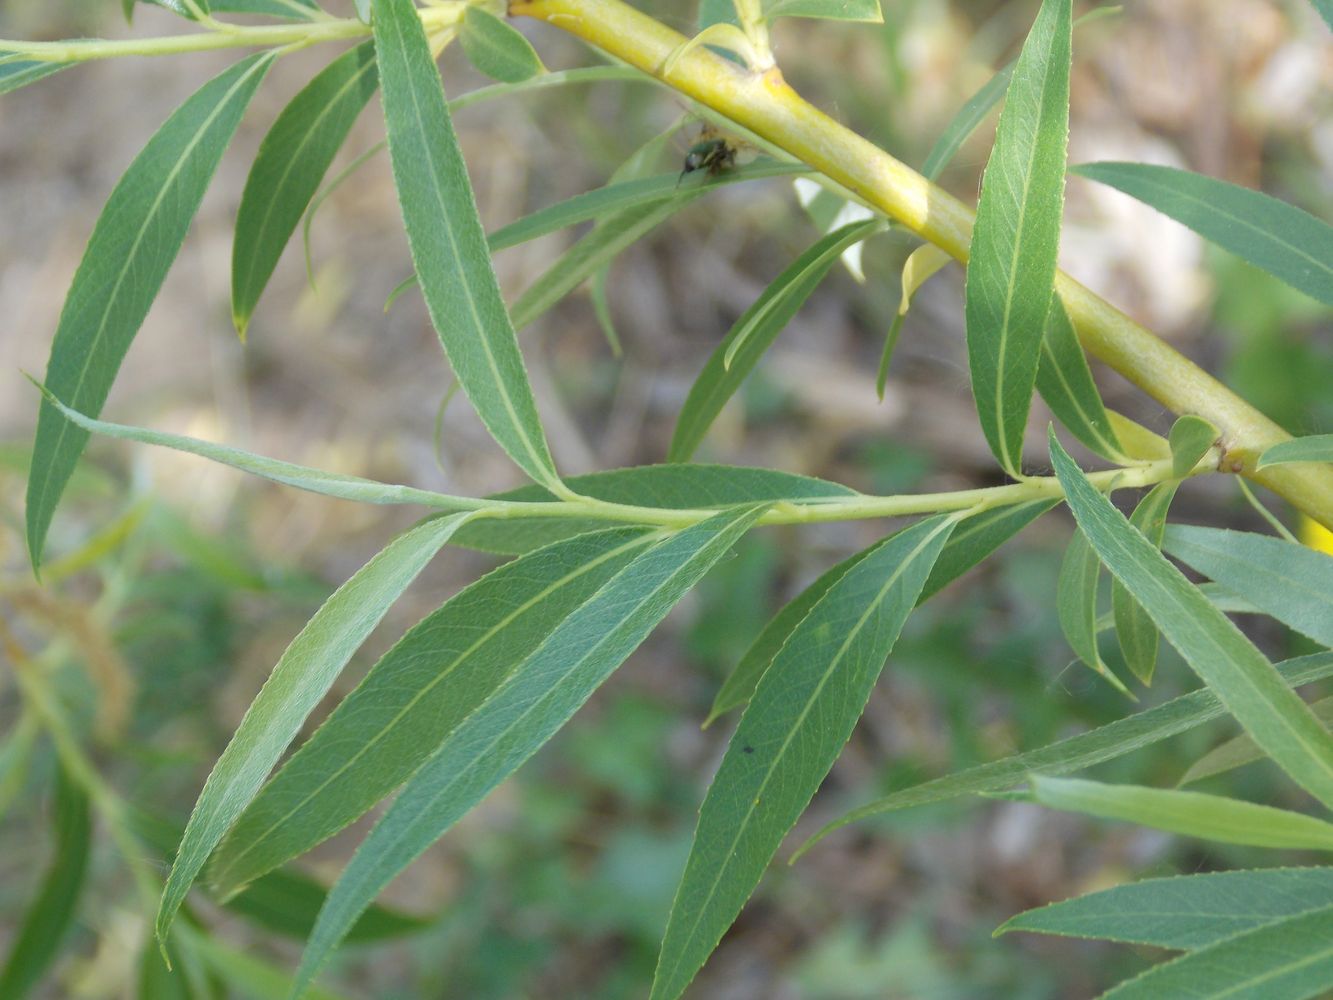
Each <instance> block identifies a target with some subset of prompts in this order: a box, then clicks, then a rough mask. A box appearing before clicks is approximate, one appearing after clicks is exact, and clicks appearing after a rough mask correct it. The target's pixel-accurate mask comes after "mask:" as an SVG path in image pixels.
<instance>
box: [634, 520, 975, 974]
mask: <svg viewBox="0 0 1333 1000" xmlns="http://www.w3.org/2000/svg"><path fill="white" fill-rule="evenodd" d="M955 523H956V521H955V519H954V518H951V517H947V516H941V517H935V518H931V519H929V520H927V521H923V522H920V523H919V524H916V525H913V526H912V527H910V528H907V529H905V530H904V531H901V532H899V533H898V534H897V535H894V536H893V537H892V538H890V539H888V540H886V541H885V542H884V543H883V544H881V545H880V546H879V547H878V548H877V549H875V550H874V551H872V552H871V553H870V554H869V555H867V556H866V557H865V558H863V559H862V560H861V561H860V562H858V563H857V564H856V565H855V566H853V567H851V568H850V569H848V570H847V572H846V573H845V574H844V575H843V576H842V578H841V579H839V580H838V581H837V582H835V583H834V584H833V585H832V586H831V587H830V588H829V589H828V591H827V592H826V593H825V594H824V596H823V597H822V598H821V599H820V600H819V601H818V602H817V603H816V604H815V605H814V607H813V608H812V609H811V610H810V613H809V614H808V615H807V616H806V617H805V618H804V619H803V620H802V621H801V622H800V624H799V625H797V626H796V628H795V629H794V630H793V631H792V633H791V636H790V637H789V638H788V640H787V642H786V644H785V645H784V646H783V647H782V649H781V650H780V651H779V652H778V654H777V656H776V658H775V659H774V661H773V664H772V666H771V667H769V669H768V670H767V671H766V672H765V673H764V675H763V676H762V677H761V678H760V679H759V683H758V686H757V687H756V688H755V692H754V696H753V697H752V698H751V699H750V704H749V706H748V707H747V708H746V710H745V713H744V715H742V716H741V721H740V725H739V726H738V727H737V730H736V733H735V735H734V736H733V737H732V739H731V743H730V744H729V745H728V747H727V752H726V755H725V756H724V757H723V759H722V765H721V767H720V768H719V770H718V773H717V777H716V778H714V780H713V784H712V786H711V787H710V788H709V790H708V795H707V797H706V798H705V799H704V804H703V807H702V808H701V809H700V812H699V825H698V827H697V829H696V830H695V835H694V845H693V847H692V848H691V851H690V857H689V860H688V861H687V862H686V866H685V874H684V876H683V877H682V878H681V882H680V886H679V888H678V889H677V890H676V900H675V902H674V903H673V904H672V907H671V917H670V920H669V921H668V923H667V929H666V935H665V937H664V939H663V941H662V952H661V955H660V957H659V958H658V963H657V973H656V976H655V977H654V979H653V989H652V1000H675V998H676V997H678V996H680V995H681V994H682V993H683V992H685V989H686V987H687V986H689V984H690V981H691V980H692V979H693V978H694V976H695V974H696V973H697V972H698V970H699V969H700V968H701V967H702V966H703V964H704V962H705V961H706V960H707V959H708V956H709V955H710V954H711V953H712V951H713V949H714V948H716V947H717V943H718V941H719V940H721V938H722V935H723V933H724V932H725V931H726V929H727V928H728V927H729V926H730V925H731V922H732V921H733V920H735V918H736V915H737V914H738V913H739V912H740V909H741V907H742V906H743V905H744V904H745V901H746V900H747V899H748V898H749V896H750V894H751V893H752V892H753V891H754V888H755V886H756V885H758V883H759V879H760V877H761V876H762V875H763V872H764V869H765V868H766V867H768V863H769V861H770V860H772V858H773V855H774V854H775V853H776V852H777V849H778V847H779V846H780V845H781V843H782V840H783V838H785V837H786V835H787V833H788V832H789V831H790V830H791V828H792V827H793V826H794V825H795V823H796V820H797V819H798V818H799V817H800V815H801V813H802V811H803V810H804V809H805V807H806V805H807V804H808V803H809V802H810V799H811V798H812V797H813V796H814V794H815V792H816V790H818V788H819V785H820V782H822V781H823V780H824V777H825V775H827V774H828V772H829V769H830V768H832V766H833V762H834V761H835V760H836V759H837V757H838V754H839V753H840V752H841V751H842V747H843V744H845V743H846V742H847V739H848V738H849V737H850V736H851V734H852V728H853V727H854V726H855V725H856V721H857V719H858V718H860V715H861V712H862V711H863V709H864V708H865V703H866V701H867V699H869V697H870V690H871V688H872V687H873V686H874V683H875V681H876V679H877V678H878V677H879V674H880V671H881V670H882V669H883V667H884V661H885V660H886V659H887V658H888V655H889V652H890V651H891V650H892V649H893V646H894V643H895V642H897V639H898V634H899V632H900V631H901V630H902V627H903V623H904V622H906V620H907V616H908V614H910V613H911V610H912V608H913V607H915V606H916V603H917V599H918V598H919V597H920V594H921V589H922V587H923V586H924V585H925V582H926V578H927V577H928V576H929V575H930V571H931V568H932V567H933V566H934V564H935V560H936V558H938V556H939V554H940V550H941V549H943V547H944V545H945V543H946V542H947V541H948V538H949V533H950V532H951V531H952V530H953V527H954V525H955Z"/></svg>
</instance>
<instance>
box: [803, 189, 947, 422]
mask: <svg viewBox="0 0 1333 1000" xmlns="http://www.w3.org/2000/svg"><path fill="white" fill-rule="evenodd" d="M821 190H822V189H821ZM951 260H953V258H952V257H950V256H949V255H948V254H947V253H945V252H944V251H943V250H941V249H940V248H939V247H937V246H935V244H933V243H924V244H922V245H921V246H919V247H917V248H916V249H915V250H913V251H912V253H911V254H910V255H909V256H908V258H907V260H906V261H905V262H904V263H903V276H902V294H901V295H900V297H899V299H898V312H897V313H896V314H895V315H894V317H893V323H892V325H890V327H889V333H888V336H886V337H885V338H884V349H883V350H882V351H881V352H880V355H879V371H878V372H877V373H876V375H875V392H876V393H877V394H878V395H879V398H880V399H881V400H883V399H884V390H885V388H886V387H887V386H888V384H889V363H890V362H891V361H892V360H893V350H894V348H895V347H897V346H898V338H899V336H901V335H902V332H903V322H904V321H905V320H906V319H907V312H908V310H909V309H911V308H912V296H914V295H915V294H916V292H917V289H919V288H920V287H921V286H922V285H924V284H925V283H926V282H927V281H929V280H930V279H931V278H932V277H934V276H935V275H936V274H938V273H939V272H940V270H941V269H942V268H943V267H944V265H945V264H948V263H949V262H950V261H951Z"/></svg>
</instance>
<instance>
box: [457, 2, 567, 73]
mask: <svg viewBox="0 0 1333 1000" xmlns="http://www.w3.org/2000/svg"><path fill="white" fill-rule="evenodd" d="M458 40H459V41H460V42H461V43H462V45H463V51H464V52H465V53H466V54H467V57H468V59H469V60H470V61H471V62H472V65H473V66H475V67H477V69H479V70H481V71H482V72H483V73H485V74H486V75H487V76H489V77H490V78H491V79H492V80H499V81H501V82H502V83H521V82H522V81H523V80H528V79H531V78H532V77H534V76H538V75H539V74H541V73H545V72H546V67H545V66H543V65H542V61H541V59H540V58H539V57H538V55H537V52H536V50H535V49H533V47H532V43H531V42H529V41H528V40H527V39H526V38H524V37H523V35H522V33H521V32H519V31H518V30H517V29H515V28H514V27H512V26H511V25H509V24H508V23H507V22H505V21H502V20H500V19H499V18H498V17H496V16H495V15H494V14H492V13H490V11H488V10H485V9H484V8H482V7H478V6H476V5H475V4H472V5H469V6H468V7H467V8H466V10H465V11H464V13H463V27H462V30H461V31H460V32H459V36H458Z"/></svg>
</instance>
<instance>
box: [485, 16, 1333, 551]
mask: <svg viewBox="0 0 1333 1000" xmlns="http://www.w3.org/2000/svg"><path fill="white" fill-rule="evenodd" d="M509 12H510V13H511V14H513V15H523V16H527V17H533V18H537V19H540V20H543V21H547V22H549V23H550V24H552V25H554V26H556V27H558V28H561V29H563V30H565V31H567V32H569V33H570V34H573V35H576V36H578V37H580V38H582V39H584V40H585V41H587V42H590V43H591V44H593V45H595V46H597V47H598V48H600V49H602V50H603V51H604V52H607V53H609V54H610V55H613V56H615V57H616V58H618V59H621V60H623V61H625V62H627V63H629V64H630V65H632V66H635V67H637V68H638V69H640V70H642V71H643V72H645V73H648V74H650V75H652V76H654V77H656V78H658V79H660V80H662V82H664V83H666V84H667V85H668V86H670V87H673V88H674V89H676V90H678V91H680V92H681V93H683V94H687V95H688V96H690V97H692V98H693V99H694V100H696V101H698V102H699V103H700V104H703V105H705V106H707V107H710V108H712V109H713V110H714V111H717V112H718V113H720V114H723V115H725V116H726V117H728V118H730V119H732V120H733V121H735V122H737V123H739V124H740V125H742V126H744V127H745V128H747V129H749V130H750V131H752V132H754V133H756V134H757V135H759V136H761V137H763V138H764V139H765V140H767V141H769V142H771V143H773V144H774V145H775V146H777V147H780V148H781V149H783V150H785V151H786V152H788V153H789V154H791V155H792V156H794V157H796V158H797V159H799V160H801V161H802V162H804V163H806V164H808V165H809V166H811V167H813V168H814V169H815V170H818V171H819V172H820V173H823V174H825V175H826V176H828V177H830V178H832V179H833V180H834V181H836V182H838V183H839V184H841V185H843V186H844V187H846V188H848V189H849V190H850V191H852V192H853V193H855V194H856V195H857V196H859V197H860V198H863V199H864V200H865V201H867V202H869V203H870V204H872V205H874V206H875V207H876V208H878V209H879V210H880V211H882V212H884V213H885V214H886V215H888V216H890V217H891V218H893V219H896V220H897V221H899V222H901V223H902V224H903V225H905V226H906V227H907V228H909V229H911V230H912V231H914V232H915V233H917V234H918V235H920V236H922V237H923V238H925V239H926V240H929V241H930V242H931V243H934V244H935V245H936V246H938V247H939V248H940V249H942V250H944V251H945V252H946V253H948V254H949V255H950V256H951V257H953V258H955V259H957V260H959V261H963V262H966V261H967V256H968V249H969V246H970V243H971V238H972V224H973V221H974V219H975V215H974V213H973V211H972V209H970V208H969V207H968V206H966V205H964V204H963V203H962V202H961V201H959V200H958V199H957V198H954V197H953V196H952V195H950V194H949V193H948V192H946V191H944V190H942V189H941V188H938V187H936V186H935V185H933V184H932V183H930V182H929V181H928V180H926V179H925V178H924V177H922V176H921V175H920V174H918V173H916V172H915V171H914V170H912V169H911V168H909V167H907V166H905V165H904V164H902V163H900V162H899V161H898V160H896V159H894V158H893V157H892V156H890V155H889V154H888V153H886V152H885V151H884V150H882V149H880V148H879V147H877V146H875V145H874V144H873V143H871V142H869V141H868V140H866V139H864V138H862V137H861V136H859V135H857V134H856V133H855V132H852V131H851V130H850V129H848V128H846V127H845V126H843V125H841V124H839V123H838V122H836V121H835V120H833V119H832V118H830V117H829V116H828V115H826V114H824V113H823V112H822V111H819V110H818V109H817V108H815V107H813V106H812V105H811V104H809V103H808V102H806V101H805V100H804V99H803V98H802V97H801V96H800V95H799V94H797V93H796V92H795V91H794V90H793V89H792V88H791V87H790V86H788V85H787V82H786V81H785V80H784V79H783V78H782V74H781V72H780V71H779V70H777V69H776V68H774V69H770V70H768V71H767V72H763V73H753V72H750V71H748V70H747V69H746V68H745V67H742V66H738V65H736V64H735V63H733V62H731V61H730V60H727V59H723V58H721V57H719V56H717V55H716V54H714V53H712V52H710V51H708V50H707V49H706V48H704V47H702V46H696V47H694V48H692V49H690V50H689V51H688V52H686V53H684V54H683V55H681V56H680V57H679V58H677V59H674V60H671V57H672V55H673V53H676V52H677V51H678V50H679V49H680V47H681V46H682V45H683V44H684V42H685V38H684V37H683V36H682V35H680V34H679V33H677V32H675V31H673V30H672V29H670V28H668V27H666V26H665V25H663V24H660V23H659V22H657V21H655V20H653V19H652V18H651V17H648V16H647V15H646V14H642V13H640V12H639V11H637V10H635V9H633V8H632V7H629V6H627V5H626V4H624V3H622V2H621V0H515V2H511V3H510V6H509ZM669 60H670V68H669V71H668V68H667V67H668V61H669ZM1056 289H1057V291H1058V292H1059V295H1060V297H1061V299H1062V300H1063V301H1064V304H1065V308H1066V310H1067V311H1068V312H1069V316H1070V318H1071V319H1072V320H1073V322H1074V325H1075V327H1076V328H1077V330H1078V333H1079V339H1080V340H1081V341H1082V343H1083V346H1084V347H1085V348H1087V350H1088V351H1089V352H1090V353H1091V354H1093V355H1094V356H1096V357H1098V358H1100V359H1101V360H1102V361H1104V362H1105V363H1106V364H1108V365H1110V367H1111V368H1113V369H1115V370H1116V371H1118V372H1119V373H1120V374H1122V375H1124V376H1125V377H1126V378H1127V379H1129V380H1130V381H1131V382H1133V383H1134V384H1136V385H1137V386H1139V387H1140V388H1141V389H1143V390H1144V391H1145V392H1147V393H1148V394H1149V395H1150V396H1152V397H1153V398H1154V399H1156V400H1157V401H1158V402H1160V403H1161V404H1163V405H1164V406H1166V407H1169V408H1170V409H1171V410H1173V411H1174V412H1176V413H1181V414H1183V413H1196V414H1198V415H1200V416H1202V417H1205V418H1206V419H1208V420H1210V421H1211V422H1212V423H1213V424H1215V425H1216V426H1217V427H1218V428H1219V429H1220V430H1221V431H1222V445H1223V457H1222V466H1221V467H1222V468H1223V469H1224V470H1225V471H1230V472H1238V473H1241V474H1243V475H1245V476H1247V477H1249V478H1250V479H1253V480H1254V481H1256V482H1259V483H1262V484H1263V485H1265V486H1267V487H1269V488H1270V489H1272V490H1273V491H1275V492H1276V493H1278V494H1280V495H1281V496H1283V497H1284V498H1286V499H1287V500H1288V501H1289V502H1291V503H1292V504H1293V505H1295V506H1296V507H1297V508H1299V509H1300V510H1302V511H1304V512H1305V513H1307V514H1309V515H1310V516H1311V517H1313V518H1314V519H1315V520H1316V521H1319V522H1320V523H1322V524H1324V525H1325V526H1326V527H1331V528H1333V467H1329V466H1326V465H1313V464H1311V465H1280V466H1273V467H1270V468H1266V469H1264V470H1263V471H1262V472H1259V471H1256V470H1255V468H1254V465H1255V461H1256V459H1257V458H1258V456H1259V454H1260V453H1261V452H1263V450H1264V449H1265V448H1267V447H1269V446H1270V445H1273V444H1276V443H1277V442H1279V441H1285V440H1287V439H1288V438H1289V435H1288V434H1287V433H1286V432H1285V431H1283V430H1282V428H1280V427H1278V426H1277V424H1275V423H1273V421H1271V420H1269V419H1268V418H1267V417H1265V416H1264V415H1263V414H1262V413H1260V412H1259V411H1257V410H1256V409H1255V408H1254V407H1252V406H1250V405H1249V404H1248V403H1246V402H1245V401H1244V400H1243V399H1241V398H1240V397H1239V396H1237V395H1236V394H1235V393H1233V392H1232V391H1231V390H1230V389H1228V388H1227V387H1226V386H1224V385H1222V384H1221V383H1220V382H1218V381H1217V380H1216V379H1214V378H1213V377H1212V376H1211V375H1209V374H1208V373H1207V372H1205V371H1204V370H1203V369H1201V368H1199V367H1198V366H1197V365H1195V364H1194V363H1193V362H1192V361H1190V360H1189V359H1188V358H1186V357H1184V356H1183V355H1181V354H1180V353H1179V352H1177V351H1176V350H1174V349H1173V348H1172V347H1170V346H1169V345H1167V344H1166V343H1164V342H1163V341H1162V340H1160V339H1159V338H1158V337H1156V336H1155V335H1154V334H1152V333H1151V332H1150V331H1148V330H1147V329H1145V328H1144V327H1143V326H1141V325H1140V324H1138V323H1136V322H1135V321H1134V320H1132V319H1130V317H1128V316H1126V315H1125V314H1124V313H1123V312H1121V311H1120V310H1118V309H1116V308H1115V307H1114V306H1112V305H1111V304H1109V303H1108V302H1106V301H1104V300H1103V299H1101V298H1099V297H1098V296H1097V295H1095V294H1094V293H1093V292H1091V291H1089V290H1088V289H1087V288H1085V287H1084V286H1083V285H1081V284H1079V283H1078V282H1077V281H1075V280H1074V279H1073V278H1070V277H1069V276H1068V275H1066V274H1063V273H1061V274H1060V275H1058V276H1057V279H1056Z"/></svg>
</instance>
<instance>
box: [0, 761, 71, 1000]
mask: <svg viewBox="0 0 1333 1000" xmlns="http://www.w3.org/2000/svg"><path fill="white" fill-rule="evenodd" d="M52 819H53V823H54V827H55V831H54V836H52V838H51V848H52V853H51V860H50V866H49V868H48V869H47V873H46V876H45V878H44V879H43V880H42V884H41V887H40V888H39V889H38V890H37V894H36V895H35V896H34V897H33V899H32V902H31V904H30V905H29V906H28V909H27V912H26V913H25V914H24V915H23V922H22V924H21V925H20V926H19V927H18V932H17V934H16V935H15V937H14V939H13V941H14V943H13V945H12V946H11V948H10V952H9V958H8V959H7V960H6V961H5V966H4V969H3V970H0V997H5V998H6V1000H22V998H23V997H25V996H27V995H28V993H29V992H30V991H31V990H32V988H33V987H34V986H36V985H37V983H38V982H39V981H40V980H41V978H42V976H43V975H44V974H45V973H46V970H47V969H48V968H50V966H51V963H52V962H53V961H54V960H55V958H56V956H57V955H59V954H60V946H61V944H62V943H63V942H64V939H65V934H66V932H68V930H69V928H70V925H71V924H72V923H73V921H74V914H75V911H76V910H77V908H78V904H79V895H80V894H81V893H82V891H83V878H84V874H85V873H86V872H87V870H88V854H89V849H90V847H91V844H92V822H91V820H90V818H89V815H88V796H87V793H86V792H84V790H83V789H82V788H80V787H78V786H77V785H75V784H74V782H73V780H72V779H71V778H70V777H69V775H68V774H66V773H65V769H64V768H63V767H62V768H59V769H58V770H57V771H56V787H55V809H54V813H53V816H52Z"/></svg>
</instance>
